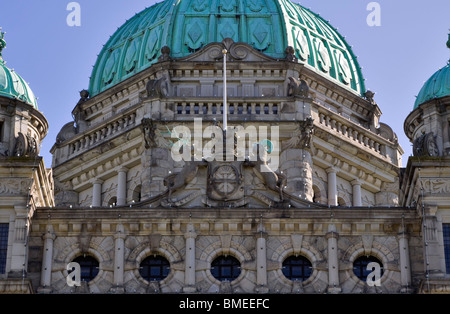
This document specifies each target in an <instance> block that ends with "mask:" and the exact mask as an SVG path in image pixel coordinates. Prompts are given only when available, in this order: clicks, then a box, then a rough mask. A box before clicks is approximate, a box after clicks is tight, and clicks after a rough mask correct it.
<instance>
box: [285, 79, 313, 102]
mask: <svg viewBox="0 0 450 314" xmlns="http://www.w3.org/2000/svg"><path fill="white" fill-rule="evenodd" d="M287 94H288V96H294V97H305V98H307V97H309V86H308V83H307V82H306V81H304V80H298V79H296V78H294V77H292V76H290V77H289V83H288V93H287Z"/></svg>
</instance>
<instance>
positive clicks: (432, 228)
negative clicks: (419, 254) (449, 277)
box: [422, 215, 446, 278]
mask: <svg viewBox="0 0 450 314" xmlns="http://www.w3.org/2000/svg"><path fill="white" fill-rule="evenodd" d="M422 227H423V234H424V243H423V245H424V250H423V253H424V261H425V263H424V266H425V269H424V270H425V275H428V277H429V278H441V277H443V276H444V275H445V273H446V270H445V258H444V250H443V249H442V245H441V243H442V242H443V241H442V240H441V241H439V240H440V239H439V238H442V223H441V222H440V221H438V219H437V217H436V216H434V215H425V216H424V217H423V226H422Z"/></svg>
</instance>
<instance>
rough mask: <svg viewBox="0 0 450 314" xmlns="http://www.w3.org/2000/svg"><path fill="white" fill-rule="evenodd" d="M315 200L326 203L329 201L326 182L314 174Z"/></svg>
mask: <svg viewBox="0 0 450 314" xmlns="http://www.w3.org/2000/svg"><path fill="white" fill-rule="evenodd" d="M312 188H313V192H314V196H313V201H314V202H315V203H320V204H326V203H327V200H328V198H327V188H326V186H325V183H324V182H323V181H322V180H320V179H319V178H317V177H314V176H313V187H312Z"/></svg>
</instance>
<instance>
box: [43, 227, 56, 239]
mask: <svg viewBox="0 0 450 314" xmlns="http://www.w3.org/2000/svg"><path fill="white" fill-rule="evenodd" d="M52 229H53V228H52ZM42 238H43V239H44V240H47V239H51V240H55V239H56V235H55V234H54V233H53V230H51V229H48V230H47V232H46V233H44V234H43V235H42Z"/></svg>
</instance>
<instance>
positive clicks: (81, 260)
mask: <svg viewBox="0 0 450 314" xmlns="http://www.w3.org/2000/svg"><path fill="white" fill-rule="evenodd" d="M73 262H75V263H78V264H80V270H81V278H80V279H81V281H86V282H89V281H91V280H93V279H94V278H95V277H96V276H97V274H98V266H99V263H98V261H97V260H96V259H95V257H93V256H90V255H81V256H78V257H77V258H75V259H74V260H73Z"/></svg>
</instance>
